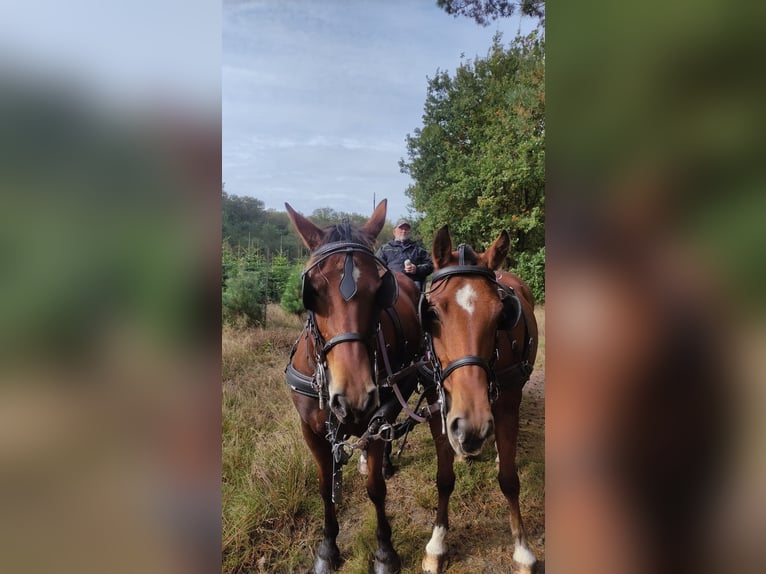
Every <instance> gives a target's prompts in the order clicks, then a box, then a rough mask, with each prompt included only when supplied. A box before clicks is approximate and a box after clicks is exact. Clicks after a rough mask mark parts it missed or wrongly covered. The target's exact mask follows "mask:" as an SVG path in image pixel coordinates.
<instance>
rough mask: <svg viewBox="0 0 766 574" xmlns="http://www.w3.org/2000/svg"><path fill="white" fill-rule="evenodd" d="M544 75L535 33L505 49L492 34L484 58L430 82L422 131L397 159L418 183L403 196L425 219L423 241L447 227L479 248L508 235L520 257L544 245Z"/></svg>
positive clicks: (539, 42) (541, 50) (539, 41)
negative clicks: (505, 234) (491, 43)
mask: <svg viewBox="0 0 766 574" xmlns="http://www.w3.org/2000/svg"><path fill="white" fill-rule="evenodd" d="M544 79H545V56H544V40H542V39H541V38H539V37H538V35H537V34H536V33H532V34H530V35H529V36H526V37H518V38H516V39H515V40H514V41H513V42H512V43H511V44H510V45H509V46H508V48H507V49H506V48H505V47H504V46H503V44H502V43H501V37H500V36H499V35H496V36H495V40H494V42H493V45H492V47H491V48H490V50H489V52H488V54H487V57H486V58H484V59H479V58H477V59H475V60H474V61H468V62H464V63H463V64H461V66H460V67H459V68H458V69H457V70H456V72H455V74H454V76H451V75H450V74H448V73H447V72H445V71H439V70H437V73H436V75H435V76H434V77H433V78H431V79H429V85H428V93H427V97H426V102H425V105H424V114H423V127H422V128H418V129H416V130H415V131H414V133H413V134H412V135H408V136H407V151H408V157H407V160H404V159H402V160H400V162H399V165H400V168H401V170H402V172H403V173H406V174H409V175H410V176H411V177H412V179H413V180H414V182H415V183H414V184H413V185H411V186H410V187H409V188H408V189H407V191H406V193H407V195H408V196H409V198H410V199H411V204H412V206H413V208H414V209H415V210H416V211H417V212H419V213H422V214H424V217H423V219H422V220H420V222H419V225H418V230H419V232H420V233H421V234H422V236H423V237H432V236H433V234H434V232H435V231H436V230H437V229H438V228H439V227H441V226H442V225H444V224H445V223H449V224H450V229H451V231H452V233H453V235H454V236H456V237H458V238H459V239H460V240H461V241H465V242H467V243H470V244H471V245H474V246H477V247H478V246H484V245H486V243H487V242H488V241H491V240H492V239H494V238H495V237H497V236H498V235H499V233H500V232H501V231H502V230H503V229H505V230H507V231H508V232H509V233H510V235H511V239H512V252H514V253H530V254H531V253H535V252H537V251H538V250H540V248H542V247H543V246H544V245H545V233H544V229H545V90H544V87H545V86H544Z"/></svg>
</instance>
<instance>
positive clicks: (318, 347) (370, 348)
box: [301, 220, 398, 408]
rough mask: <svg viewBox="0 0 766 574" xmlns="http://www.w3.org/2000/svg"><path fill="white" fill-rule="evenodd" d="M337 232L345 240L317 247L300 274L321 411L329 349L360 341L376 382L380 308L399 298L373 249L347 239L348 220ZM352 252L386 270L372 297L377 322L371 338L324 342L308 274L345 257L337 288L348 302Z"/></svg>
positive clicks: (351, 335) (342, 336) (347, 336)
mask: <svg viewBox="0 0 766 574" xmlns="http://www.w3.org/2000/svg"><path fill="white" fill-rule="evenodd" d="M338 230H339V232H340V233H341V237H343V238H344V239H342V240H340V241H333V242H330V243H327V244H325V245H322V246H321V247H319V248H317V249H316V251H314V252H313V253H312V259H311V264H310V265H309V266H308V267H306V269H304V270H303V273H302V274H301V297H302V299H303V305H304V307H305V308H306V311H307V319H306V329H307V332H308V336H309V337H311V339H312V343H313V348H314V357H313V359H314V365H315V367H314V378H313V383H312V384H313V386H314V389H315V390H316V391H317V393H318V395H319V404H320V408H324V400H325V398H326V397H327V395H328V389H327V384H328V383H327V355H328V354H329V353H330V351H332V349H334V348H335V347H336V346H338V345H340V344H342V343H354V342H360V343H363V344H364V345H365V347H366V348H367V354H368V356H369V360H370V370H371V372H372V373H373V380H374V381H377V379H378V373H377V347H376V344H375V335H376V333H377V332H378V330H379V329H380V311H381V309H383V308H386V307H390V306H392V305H393V304H394V303H395V302H396V298H397V296H398V286H397V283H396V279H395V278H394V276H393V274H392V273H391V271H390V270H389V269H388V267H387V266H386V264H385V263H384V262H383V261H382V260H381V259H379V258H378V257H376V256H375V253H374V252H373V251H372V249H370V248H369V247H367V246H366V245H363V244H361V243H358V242H355V241H350V240H348V239H346V238H348V237H349V236H350V231H349V227H348V220H344V221H343V223H341V224H340V225H338ZM355 253H358V254H362V255H365V256H368V257H370V258H372V259H373V260H374V261H375V263H376V264H377V265H378V266H379V267H381V268H382V269H384V270H385V271H384V273H383V276H382V283H381V285H380V287H379V288H378V290H377V292H376V294H375V315H376V317H377V319H376V320H377V323H376V325H375V327H374V328H373V329H372V333H371V334H370V335H364V334H362V333H359V332H356V331H350V332H345V333H338V334H336V335H333V336H332V337H330V338H329V339H326V337H325V336H324V335H323V334H322V332H321V331H320V329H319V326H318V325H317V321H316V316H315V312H314V309H313V306H314V303H315V302H314V295H315V293H313V289H312V288H311V287H310V281H309V279H308V274H309V273H310V272H311V271H312V270H313V269H314V268H316V267H318V266H319V265H321V264H322V262H324V261H325V260H327V259H328V258H330V257H332V256H334V255H338V254H345V260H344V263H343V273H342V275H341V281H340V284H339V286H338V289H339V290H340V294H341V296H342V297H343V299H344V300H345V301H350V300H351V299H352V298H353V297H354V295H355V294H356V292H357V280H356V277H355V273H354V271H355V268H356V265H355V263H354V254H355Z"/></svg>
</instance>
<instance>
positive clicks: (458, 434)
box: [450, 418, 465, 442]
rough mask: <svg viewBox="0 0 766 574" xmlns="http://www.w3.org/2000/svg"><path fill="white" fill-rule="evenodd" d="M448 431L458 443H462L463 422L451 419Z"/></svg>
mask: <svg viewBox="0 0 766 574" xmlns="http://www.w3.org/2000/svg"><path fill="white" fill-rule="evenodd" d="M450 430H451V431H452V436H454V437H455V438H456V439H457V440H458V441H459V442H462V441H463V439H464V438H465V420H464V419H461V418H456V419H453V421H452V423H451V424H450Z"/></svg>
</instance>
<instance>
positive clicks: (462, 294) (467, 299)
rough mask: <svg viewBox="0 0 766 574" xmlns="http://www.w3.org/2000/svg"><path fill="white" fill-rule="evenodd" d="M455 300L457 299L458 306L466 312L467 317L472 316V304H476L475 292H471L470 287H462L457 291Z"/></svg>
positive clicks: (473, 306) (471, 288)
mask: <svg viewBox="0 0 766 574" xmlns="http://www.w3.org/2000/svg"><path fill="white" fill-rule="evenodd" d="M455 298H456V299H457V304H458V305H460V306H461V307H462V308H463V309H465V310H466V311H468V314H469V315H473V310H474V308H475V305H474V303H475V302H476V291H474V290H473V287H471V286H470V285H463V286H462V287H461V288H460V289H458V291H457V293H456V294H455Z"/></svg>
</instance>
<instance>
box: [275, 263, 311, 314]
mask: <svg viewBox="0 0 766 574" xmlns="http://www.w3.org/2000/svg"><path fill="white" fill-rule="evenodd" d="M301 273H303V266H302V265H299V266H296V267H294V268H293V270H292V271H291V272H290V275H289V276H288V278H287V281H286V283H285V288H284V291H282V299H281V301H280V305H281V306H282V309H284V310H285V312H287V313H291V314H293V315H300V314H301V313H303V311H305V309H304V308H303V299H302V298H301Z"/></svg>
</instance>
